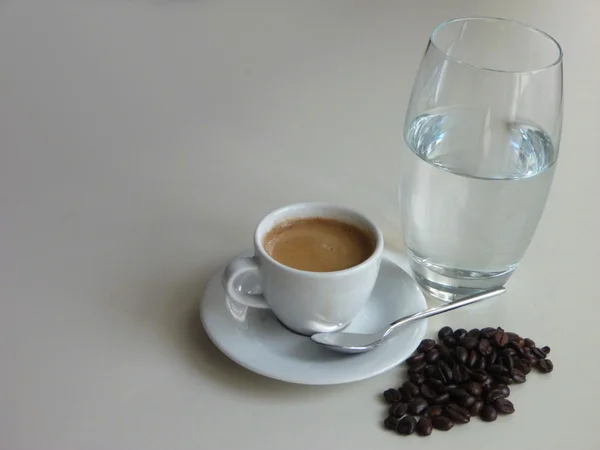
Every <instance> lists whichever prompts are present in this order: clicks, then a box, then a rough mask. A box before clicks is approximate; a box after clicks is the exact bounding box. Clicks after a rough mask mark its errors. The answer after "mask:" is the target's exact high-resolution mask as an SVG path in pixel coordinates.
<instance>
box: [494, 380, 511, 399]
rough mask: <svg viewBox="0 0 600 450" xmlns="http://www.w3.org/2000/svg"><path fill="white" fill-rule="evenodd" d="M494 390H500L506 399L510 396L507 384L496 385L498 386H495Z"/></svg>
mask: <svg viewBox="0 0 600 450" xmlns="http://www.w3.org/2000/svg"><path fill="white" fill-rule="evenodd" d="M493 389H497V390H499V391H500V392H501V393H502V396H503V397H504V398H506V397H508V396H509V395H510V388H509V387H508V386H507V385H505V384H502V383H496V384H494V386H493Z"/></svg>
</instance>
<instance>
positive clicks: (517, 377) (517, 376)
mask: <svg viewBox="0 0 600 450" xmlns="http://www.w3.org/2000/svg"><path fill="white" fill-rule="evenodd" d="M510 377H511V378H512V379H513V381H514V382H515V383H517V384H521V383H525V381H527V379H526V378H525V374H524V373H523V372H521V371H520V370H519V369H513V370H511V371H510Z"/></svg>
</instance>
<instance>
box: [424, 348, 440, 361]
mask: <svg viewBox="0 0 600 450" xmlns="http://www.w3.org/2000/svg"><path fill="white" fill-rule="evenodd" d="M438 359H440V352H439V350H438V349H436V348H432V349H431V350H429V351H428V352H427V353H425V360H426V361H427V362H430V363H433V362H436V361H437V360H438Z"/></svg>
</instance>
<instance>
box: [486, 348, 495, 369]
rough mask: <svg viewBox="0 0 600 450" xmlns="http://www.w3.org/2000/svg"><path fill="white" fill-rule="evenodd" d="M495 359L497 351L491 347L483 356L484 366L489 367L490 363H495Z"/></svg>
mask: <svg viewBox="0 0 600 450" xmlns="http://www.w3.org/2000/svg"><path fill="white" fill-rule="evenodd" d="M497 359H498V353H497V352H496V350H494V349H492V351H491V352H490V354H489V355H487V356H486V357H485V366H486V367H488V368H489V367H490V366H491V365H494V364H496V362H497Z"/></svg>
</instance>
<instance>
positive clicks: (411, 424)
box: [396, 416, 417, 436]
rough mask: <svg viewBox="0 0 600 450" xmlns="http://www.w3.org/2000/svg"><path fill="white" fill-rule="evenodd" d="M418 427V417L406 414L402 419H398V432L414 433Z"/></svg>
mask: <svg viewBox="0 0 600 450" xmlns="http://www.w3.org/2000/svg"><path fill="white" fill-rule="evenodd" d="M416 428H417V419H415V418H414V417H413V416H404V417H403V418H402V419H400V420H399V421H398V428H396V431H397V432H398V434H401V435H403V436H408V435H410V434H413V433H414V432H415V430H416Z"/></svg>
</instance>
